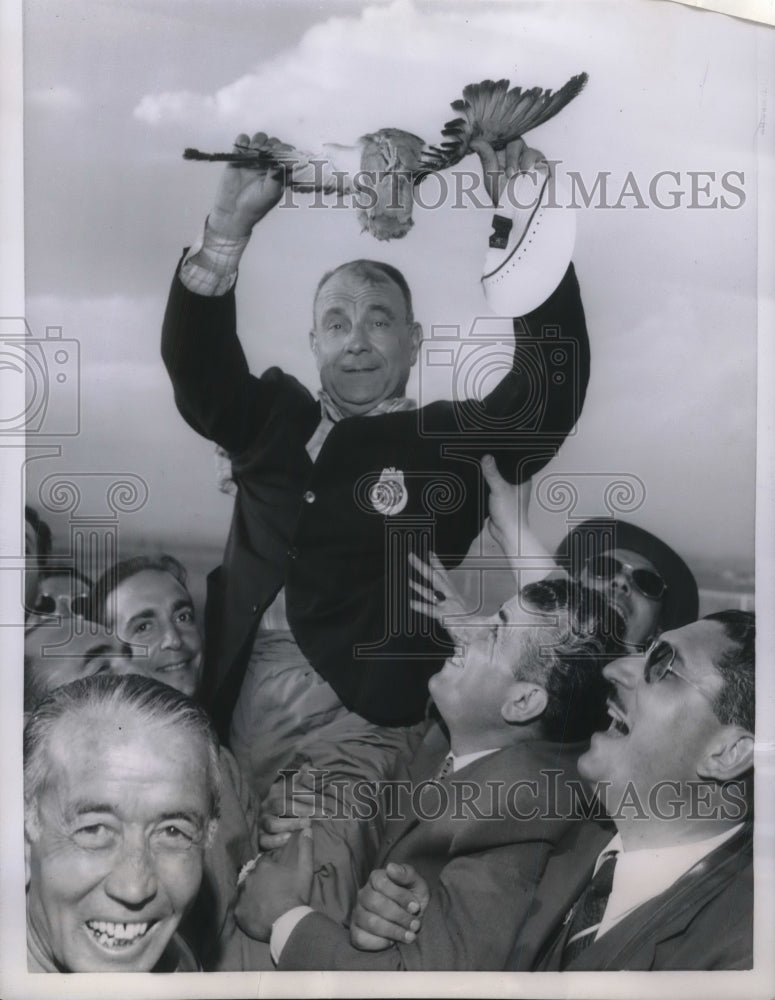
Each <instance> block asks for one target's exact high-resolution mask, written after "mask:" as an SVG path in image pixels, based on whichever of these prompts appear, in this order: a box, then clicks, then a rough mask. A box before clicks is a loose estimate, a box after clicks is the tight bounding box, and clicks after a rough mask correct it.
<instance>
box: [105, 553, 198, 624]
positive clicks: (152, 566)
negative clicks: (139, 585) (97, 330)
mask: <svg viewBox="0 0 775 1000" xmlns="http://www.w3.org/2000/svg"><path fill="white" fill-rule="evenodd" d="M146 570H157V571H158V572H160V573H169V575H170V576H171V577H173V578H174V579H175V580H177V581H178V583H179V584H180V585H181V586H182V587H185V589H186V590H188V584H187V582H186V581H187V579H188V575H187V573H186V570H185V567H184V566H183V564H182V563H180V562H178V560H177V559H176V558H175V557H174V556H170V555H166V554H162V555H158V556H132V557H131V558H130V559H122V560H121V561H120V562H117V563H113V565H112V566H108V568H107V569H106V570H105V572H104V573H103V574H102V576H101V577H100V578H99V580H97V582H96V583H95V584H94V587H93V588H92V592H91V597H90V600H89V609H88V617H89V618H90V619H91V620H92V621H95V622H100V623H101V624H102V625H107V624H108V622H107V620H106V618H107V603H108V597H109V596H110V595H111V594H112V593H113V591H114V590H115V589H116V587H118V585H119V584H120V583H123V582H124V580H128V579H129V578H130V577H133V576H137V574H138V573H144V572H145V571H146Z"/></svg>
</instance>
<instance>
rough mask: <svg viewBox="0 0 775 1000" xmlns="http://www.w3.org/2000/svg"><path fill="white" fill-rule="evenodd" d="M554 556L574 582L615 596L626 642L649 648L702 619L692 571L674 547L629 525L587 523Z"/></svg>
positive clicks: (574, 530)
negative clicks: (663, 634) (662, 634)
mask: <svg viewBox="0 0 775 1000" xmlns="http://www.w3.org/2000/svg"><path fill="white" fill-rule="evenodd" d="M554 557H555V560H556V562H557V564H558V565H559V566H562V567H564V568H566V569H567V571H568V573H569V574H570V576H571V577H572V578H573V579H574V580H579V581H580V582H581V583H583V584H584V586H586V587H590V588H592V589H594V590H599V591H602V592H604V593H606V594H607V595H608V596H609V597H610V599H611V601H612V603H613V604H614V605H615V607H616V610H617V611H618V612H619V613H620V614H621V616H622V618H623V619H624V622H625V624H626V626H627V630H626V633H625V635H624V640H625V641H626V642H627V643H631V644H633V645H638V646H640V645H646V644H648V643H649V642H650V641H651V640H652V639H653V638H654V637H655V636H656V635H658V634H659V633H660V632H664V631H666V630H667V629H674V628H680V627H681V626H682V625H688V624H689V622H693V621H695V620H696V618H697V613H698V609H699V596H698V593H697V581H696V580H695V579H694V576H693V574H692V571H691V570H690V569H689V567H688V566H687V565H686V563H685V562H684V561H683V559H682V558H681V557H680V556H679V555H678V553H676V552H674V551H673V549H671V548H670V546H669V545H666V544H665V543H664V542H663V541H661V539H659V538H657V537H656V535H652V534H651V532H649V531H646V530H645V529H644V528H639V527H638V526H637V525H635V524H630V523H629V522H628V521H620V520H616V519H614V518H591V519H590V520H588V521H583V522H582V523H581V524H579V525H576V527H574V528H572V529H571V531H569V532H568V534H567V535H566V536H565V538H563V540H562V542H560V544H559V546H558V547H557V550H556V552H555V554H554Z"/></svg>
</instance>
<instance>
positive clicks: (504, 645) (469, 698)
mask: <svg viewBox="0 0 775 1000" xmlns="http://www.w3.org/2000/svg"><path fill="white" fill-rule="evenodd" d="M555 617H556V616H555ZM553 621H554V618H552V617H551V616H546V615H543V614H540V613H537V612H535V611H530V610H529V609H527V608H525V607H523V606H522V605H521V603H520V599H519V596H517V597H513V598H511V600H509V601H506V603H505V604H504V605H503V606H502V607H501V609H500V611H499V612H498V613H497V614H496V615H493V616H492V617H491V618H489V619H486V620H484V621H483V622H482V623H481V624H479V625H476V626H471V627H469V628H464V627H461V628H459V629H457V630H456V631H455V639H456V641H457V642H458V648H457V650H456V652H455V655H454V656H451V657H450V658H449V659H448V660H447V661H446V663H445V664H444V666H443V667H442V669H441V670H440V671H439V672H438V673H437V674H434V675H433V677H431V679H430V681H429V682H428V690H429V691H430V693H431V695H432V696H433V700H434V701H435V702H436V705H437V706H438V709H439V711H440V712H441V714H442V716H443V717H444V719H445V721H446V722H447V723H448V724H449V725H450V726H453V725H454V726H455V728H456V730H458V731H459V730H460V729H464V730H465V731H466V732H468V733H470V734H471V735H477V736H484V734H485V733H487V732H493V733H495V732H497V731H498V730H500V729H501V728H502V726H503V715H502V712H501V710H502V708H503V705H504V703H505V702H506V701H507V700H508V697H509V693H510V692H511V691H512V689H513V688H514V685H515V684H516V683H517V680H518V670H517V669H516V667H517V665H518V664H519V662H520V658H521V657H522V656H523V654H524V652H525V649H526V644H527V643H529V642H530V640H531V637H535V635H536V630H537V629H539V628H542V627H543V628H545V627H546V626H547V625H550V624H551V623H552V622H553Z"/></svg>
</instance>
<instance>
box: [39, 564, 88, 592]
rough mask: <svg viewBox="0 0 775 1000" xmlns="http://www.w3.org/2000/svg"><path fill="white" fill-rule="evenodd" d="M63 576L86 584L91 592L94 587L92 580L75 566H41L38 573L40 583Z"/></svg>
mask: <svg viewBox="0 0 775 1000" xmlns="http://www.w3.org/2000/svg"><path fill="white" fill-rule="evenodd" d="M62 576H64V577H67V578H68V579H70V580H73V581H76V580H77V581H78V582H79V583H85V584H86V586H87V587H88V589H89V590H91V588H92V586H93V584H92V580H91V578H90V577H88V576H87V575H86V574H85V573H83V572H81V570H79V569H76V568H75V566H41V568H40V571H39V572H38V580H39V581H40V580H49V579H51V578H52V577H53V578H57V577H62Z"/></svg>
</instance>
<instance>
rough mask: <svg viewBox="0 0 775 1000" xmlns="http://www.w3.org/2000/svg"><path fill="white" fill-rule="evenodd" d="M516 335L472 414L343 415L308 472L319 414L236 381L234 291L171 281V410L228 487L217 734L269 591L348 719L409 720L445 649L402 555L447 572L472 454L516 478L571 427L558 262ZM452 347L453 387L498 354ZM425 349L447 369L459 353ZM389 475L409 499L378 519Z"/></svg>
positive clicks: (479, 514) (459, 544) (214, 641)
mask: <svg viewBox="0 0 775 1000" xmlns="http://www.w3.org/2000/svg"><path fill="white" fill-rule="evenodd" d="M514 329H515V335H516V336H515V348H514V353H513V364H512V369H511V371H510V372H509V373H508V374H506V376H505V377H504V378H503V379H502V380H501V381H500V382H499V383H498V384H497V385H496V386H495V388H494V389H493V390H492V391H491V392H490V393H489V394H488V395H487V396H486V397H485V398H484V399H483V400H481V401H468V400H463V401H461V402H444V401H442V402H435V403H430V404H429V405H427V406H422V407H420V409H419V410H416V411H411V412H397V413H389V414H383V415H376V416H363V417H360V416H359V417H348V418H346V419H344V420H342V421H340V422H339V423H337V424H336V425H335V426H334V428H333V429H332V431H331V433H330V434H329V435H328V437H327V439H326V441H325V443H324V445H323V448H322V450H321V452H320V454H319V456H318V458H317V459H316V461H315V462H314V463H313V462H312V460H311V459H310V457H309V455H308V454H307V452H306V450H305V447H304V446H305V444H306V442H307V441H308V440H309V438H310V437H311V435H312V434H313V432H314V430H315V428H316V427H317V425H318V423H319V421H320V404H319V402H318V400H316V399H315V398H313V396H311V395H310V393H309V392H308V391H307V390H306V389H305V388H304V387H303V386H302V385H301V384H300V383H299V382H298V381H297V380H296V379H295V378H293V377H292V376H290V375H287V374H285V373H284V372H282V371H281V370H280V369H279V368H270V369H269V370H268V371H266V372H264V374H263V375H262V376H261V377H260V378H256V377H255V376H253V375H251V374H250V372H249V370H248V366H247V362H246V360H245V356H244V353H243V351H242V348H241V346H240V343H239V340H238V338H237V333H236V308H235V299H234V292H233V291H232V292H230V293H228V294H227V295H223V296H216V297H212V298H208V297H204V296H200V295H195V294H193V293H191V292H189V291H187V289H186V288H185V287H184V286H183V284H182V283H181V282H180V280H179V278H178V277H177V276H176V277H175V279H174V281H173V284H172V289H171V291H170V297H169V302H168V305H167V311H166V315H165V319H164V327H163V332H162V357H163V359H164V363H165V365H166V366H167V370H168V372H169V374H170V377H171V379H172V383H173V387H174V390H175V400H176V403H177V406H178V409H179V411H180V413H181V414H182V416H183V417H184V418H185V419H186V420H187V421H188V423H189V424H190V425H191V426H192V427H193V428H194V429H195V430H196V431H198V432H199V433H200V434H203V435H204V436H205V437H207V438H211V439H212V440H213V441H216V442H217V443H218V444H219V445H221V446H222V447H223V448H225V449H226V450H227V451H228V453H229V455H230V457H231V461H232V470H233V475H234V479H235V481H236V482H237V485H238V492H237V497H236V500H235V504H234V515H233V518H232V524H231V530H230V532H229V537H228V541H227V544H226V551H225V554H224V559H223V564H222V566H221V568H220V572H219V573H218V574H217V576H216V577H213V578H212V579H211V581H210V583H211V584H212V588H211V589H210V592H209V595H208V605H209V607H208V614H207V637H208V648H207V656H206V667H205V678H204V685H203V696H204V697H206V698H209V704H208V707H209V708H210V710H211V711H212V712H213V714H214V716H215V717H216V721H218V722H219V723H220V725H221V726H223V723H224V721H225V720H226V719H228V717H229V716H230V714H231V709H232V708H233V704H234V701H235V700H236V696H237V694H238V692H239V688H240V685H241V682H242V677H243V675H244V670H245V665H246V661H247V656H248V654H249V651H250V648H251V645H252V641H253V636H254V633H255V629H256V627H257V624H258V621H259V619H260V618H261V615H262V614H263V613H264V611H265V610H266V608H267V607H268V606H269V604H270V603H271V602H272V601H273V600H274V598H275V596H276V595H277V593H278V591H279V590H280V588H281V587H283V586H284V587H285V596H286V608H287V614H288V621H289V624H290V627H291V629H292V631H293V634H294V637H295V639H296V641H297V642H298V644H299V646H300V648H301V650H302V652H303V653H304V655H305V657H306V658H307V660H308V661H309V662H310V663H311V664H312V666H313V667H314V668H315V670H317V671H318V673H319V674H320V675H321V676H322V677H324V678H325V679H326V680H327V681H328V682H329V683H330V684H331V686H332V687H333V688H334V690H335V691H336V693H337V695H338V696H339V698H340V699H341V700H342V702H343V703H344V704H345V705H346V706H347V707H348V708H350V709H352V710H354V711H356V712H358V713H360V714H361V715H362V716H364V717H365V718H367V719H369V720H370V721H372V722H375V723H378V724H381V725H408V724H413V723H415V722H418V721H420V720H421V719H422V718H423V715H424V709H425V703H426V700H427V681H428V678H429V677H430V676H431V674H433V673H435V672H436V671H437V670H438V669H439V668H440V666H441V664H442V662H443V660H444V658H445V657H446V655H448V652H449V644H448V637H447V636H446V633H445V632H444V630H443V629H441V628H440V627H439V626H437V625H436V624H435V623H434V624H432V625H430V624H428V621H427V619H425V618H424V617H423V616H422V615H416V614H415V613H414V612H413V611H412V610H411V608H410V607H409V600H410V591H409V587H408V583H407V575H408V567H407V561H406V560H407V554H408V552H409V551H411V550H412V549H413V550H415V551H417V552H418V553H419V554H421V555H423V554H427V551H428V549H430V548H432V549H434V550H435V551H436V552H437V553H438V554H439V556H440V557H441V559H442V561H443V562H444V563H445V565H446V566H447V567H448V568H449V567H452V566H455V565H457V564H458V563H459V562H460V561H461V560H462V558H463V556H464V555H465V553H466V551H467V550H468V547H469V545H470V543H471V542H472V541H473V539H474V538H475V537H476V535H477V534H478V532H479V531H480V530H481V527H482V524H483V523H484V519H485V517H486V513H487V496H486V487H485V484H484V483H483V481H482V476H481V474H480V470H479V466H478V462H479V459H480V458H481V456H482V455H484V454H485V453H487V452H491V453H493V454H494V455H495V456H496V459H497V461H498V465H499V468H500V470H501V473H502V474H503V475H504V476H505V477H506V478H507V479H509V480H510V481H511V482H516V481H521V480H523V479H525V478H527V477H529V476H530V475H532V474H533V473H535V472H537V471H538V470H539V469H541V468H542V467H543V466H544V465H546V463H547V462H548V461H549V460H550V459H551V458H552V457H553V456H554V455H555V453H556V452H557V449H558V448H559V447H560V445H561V444H562V442H563V440H564V439H565V437H566V436H567V434H568V433H569V432H570V430H571V428H572V427H573V425H574V424H575V422H576V420H577V418H578V416H579V413H580V412H581V408H582V405H583V401H584V395H585V392H586V387H587V382H588V378H589V343H588V339H587V332H586V326H585V321H584V312H583V309H582V305H581V298H580V295H579V288H578V283H577V281H576V276H575V273H574V270H573V267H572V265H571V266H570V267H569V269H568V271H567V273H566V275H565V277H564V278H563V280H562V282H561V283H560V285H559V286H558V287H557V289H556V290H555V291H554V292H553V294H552V295H551V296H550V297H549V298H548V299H547V301H546V302H545V303H543V305H541V306H540V307H539V308H538V309H536V310H535V311H534V312H532V313H530V314H529V315H528V316H525V317H523V318H522V319H519V320H516V321H515V322H514ZM465 343H466V345H467V348H468V351H467V353H466V354H465V357H464V360H463V361H462V362H460V363H461V365H462V366H463V367H462V368H461V371H460V373H459V375H460V377H459V379H458V380H457V381H459V382H460V383H461V385H462V386H464V387H465V386H467V384H468V381H469V380H470V379H474V381H476V380H477V379H481V377H484V375H486V372H487V368H488V365H491V364H492V358H493V351H496V352H497V354H498V355H500V356H502V354H503V345H502V344H493V343H492V341H489V340H486V341H483V340H478V339H477V338H476V337H474V338H471V339H470V340H468V341H466V342H465ZM429 346H430V347H433V348H434V350H435V349H436V347H437V346H438V347H439V349H440V348H443V349H444V350H443V352H442V353H443V360H444V363H446V364H447V365H449V364H451V363H452V362H451V360H450V358H451V357H452V351H453V349H454V348H455V347H456V346H457V341H455V340H453V341H452V342H451V343H450V342H449V341H443V342H437V341H435V340H434V341H432V342H431V343H430V345H429ZM509 350H511V348H510V347H509ZM472 352H473V353H472ZM389 469H394V470H397V471H398V473H400V474H402V476H403V480H404V489H405V493H406V497H407V502H406V506H405V507H404V508H403V509H402V510H400V511H396V512H393V513H390V514H385V513H384V512H383V511H381V510H380V509H379V504H378V501H377V502H375V498H376V496H377V494H378V493H379V489H377V487H378V484H379V482H380V479H381V477H382V474H383V472H386V471H387V470H389Z"/></svg>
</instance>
